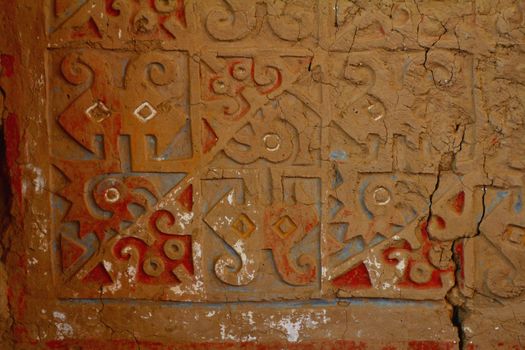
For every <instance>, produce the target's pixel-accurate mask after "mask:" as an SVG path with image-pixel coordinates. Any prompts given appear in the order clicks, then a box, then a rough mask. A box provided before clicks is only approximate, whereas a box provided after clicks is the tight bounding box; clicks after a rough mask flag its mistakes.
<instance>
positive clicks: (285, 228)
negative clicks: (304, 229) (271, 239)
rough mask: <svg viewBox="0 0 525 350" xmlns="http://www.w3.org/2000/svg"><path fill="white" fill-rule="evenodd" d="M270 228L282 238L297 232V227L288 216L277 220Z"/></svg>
mask: <svg viewBox="0 0 525 350" xmlns="http://www.w3.org/2000/svg"><path fill="white" fill-rule="evenodd" d="M272 227H273V229H274V230H275V231H276V232H277V233H278V234H279V236H281V237H282V238H286V237H287V236H289V235H291V234H292V233H294V232H295V231H296V230H297V225H296V224H295V222H293V220H292V219H290V217H289V216H288V215H286V216H283V217H282V218H280V219H279V220H277V222H276V223H275V224H273V225H272Z"/></svg>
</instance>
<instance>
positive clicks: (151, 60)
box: [50, 50, 194, 295]
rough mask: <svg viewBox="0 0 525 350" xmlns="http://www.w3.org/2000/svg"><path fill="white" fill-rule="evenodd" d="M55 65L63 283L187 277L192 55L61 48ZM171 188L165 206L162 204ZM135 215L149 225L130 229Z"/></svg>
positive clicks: (189, 267)
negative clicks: (169, 202)
mask: <svg viewBox="0 0 525 350" xmlns="http://www.w3.org/2000/svg"><path fill="white" fill-rule="evenodd" d="M52 63H53V64H52V69H53V70H54V72H56V74H55V75H54V76H53V89H54V90H53V92H54V95H55V96H56V101H57V103H56V104H54V105H53V107H52V111H51V113H52V115H53V116H55V118H53V119H51V121H50V130H51V133H52V135H53V138H52V140H53V143H52V154H53V158H52V159H53V178H54V187H55V188H56V195H55V196H53V199H52V202H53V207H54V208H55V220H56V228H57V237H56V240H57V244H60V247H61V250H60V252H61V257H60V258H61V259H60V260H61V261H60V262H61V263H60V265H61V270H62V272H63V279H64V282H65V283H66V285H69V284H71V285H73V286H75V285H89V283H90V282H91V283H92V284H93V286H92V290H91V291H89V288H85V290H86V291H87V292H88V295H91V294H90V292H91V293H93V292H95V293H96V292H98V291H97V288H98V287H99V285H103V286H105V287H107V290H108V291H109V292H108V293H109V294H110V295H112V294H119V293H120V295H122V293H123V291H124V293H128V292H129V293H130V294H133V289H134V287H133V286H134V285H135V284H141V283H143V284H146V285H154V284H163V283H166V284H173V285H178V284H180V283H182V284H184V283H190V282H191V281H192V275H193V273H194V266H193V250H192V233H193V232H192V227H191V223H192V217H193V187H192V184H191V183H184V182H182V183H181V180H182V179H183V178H184V176H185V174H187V173H188V171H189V166H191V164H194V151H193V148H192V145H193V142H192V123H191V121H190V118H189V109H188V102H187V101H188V93H189V91H188V76H187V72H188V59H187V56H186V54H185V53H183V52H172V53H170V55H167V54H165V53H160V52H148V53H142V54H140V53H115V54H109V55H108V54H103V53H102V52H101V51H97V50H75V51H58V52H56V53H55V54H54V55H53V56H52ZM115 68H116V69H115ZM173 192H175V193H176V198H175V201H174V203H175V204H174V205H172V207H171V208H170V209H171V210H167V209H165V208H163V207H162V206H161V205H160V202H161V199H163V197H165V196H166V195H167V194H168V193H171V194H172V195H173V194H174V193H173ZM143 217H147V219H144V218H143ZM139 218H143V220H147V223H146V224H144V225H145V227H146V228H145V229H142V230H140V229H136V228H133V225H136V224H137V222H138V221H139ZM136 226H138V227H140V225H136ZM123 281H125V282H123ZM122 283H125V284H128V283H129V286H128V287H126V288H123V289H121V288H120V287H121V285H122ZM116 286H118V288H117V287H116ZM113 287H114V289H119V293H113V292H112V288H113ZM73 288H74V287H73Z"/></svg>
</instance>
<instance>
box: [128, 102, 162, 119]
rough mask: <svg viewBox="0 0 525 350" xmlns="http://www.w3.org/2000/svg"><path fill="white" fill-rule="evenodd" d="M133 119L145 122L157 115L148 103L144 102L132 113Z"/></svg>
mask: <svg viewBox="0 0 525 350" xmlns="http://www.w3.org/2000/svg"><path fill="white" fill-rule="evenodd" d="M133 114H134V115H135V117H137V118H139V119H140V120H141V121H143V122H147V121H148V120H150V119H153V118H154V117H155V116H156V115H157V110H156V109H155V108H153V106H152V105H151V104H150V103H149V102H147V101H146V102H144V103H143V104H141V105H140V106H138V107H137V109H135V112H133Z"/></svg>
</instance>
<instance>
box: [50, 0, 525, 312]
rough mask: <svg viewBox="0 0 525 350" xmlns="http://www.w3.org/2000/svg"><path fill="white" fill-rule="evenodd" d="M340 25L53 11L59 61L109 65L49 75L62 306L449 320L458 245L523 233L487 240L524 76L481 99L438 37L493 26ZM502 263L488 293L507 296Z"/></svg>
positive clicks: (263, 17)
mask: <svg viewBox="0 0 525 350" xmlns="http://www.w3.org/2000/svg"><path fill="white" fill-rule="evenodd" d="M332 5H337V6H335V7H334V6H332ZM356 6H357V5H356V4H355V2H351V1H332V2H322V3H317V2H312V1H253V2H252V1H234V0H217V1H215V0H214V1H207V2H206V4H205V6H204V5H203V4H202V3H200V2H188V1H139V0H136V1H128V2H122V1H118V0H114V1H81V2H76V3H73V2H68V1H66V0H63V1H56V2H55V7H54V8H53V9H54V13H52V14H51V15H50V21H49V23H51V26H52V28H51V29H50V34H49V35H50V38H52V41H53V45H55V46H65V47H69V46H71V47H73V46H75V45H77V46H83V45H84V44H83V42H89V43H90V46H95V47H99V46H100V47H106V48H114V47H116V46H119V50H111V51H110V50H103V49H93V48H89V49H88V48H79V49H73V48H68V49H66V48H61V49H56V50H52V51H50V54H49V57H50V62H49V67H50V70H49V72H50V78H49V82H50V96H51V103H50V113H49V129H50V134H51V139H52V147H51V153H52V158H53V192H54V195H53V198H52V206H53V208H54V209H53V210H54V213H55V214H54V220H55V233H56V234H55V243H56V245H57V246H59V247H60V249H58V254H57V257H56V259H55V260H56V264H55V265H56V266H55V267H56V270H57V271H58V272H57V276H59V278H60V279H61V280H62V281H63V284H64V285H65V286H66V288H65V289H64V290H62V291H61V295H62V296H64V297H72V296H73V297H96V296H98V293H99V291H100V287H101V286H102V293H103V295H104V296H107V297H115V298H127V297H132V298H151V299H166V300H209V301H220V302H222V301H229V300H261V299H272V300H275V299H304V298H319V297H326V298H334V297H355V296H357V297H380V298H406V299H443V298H444V297H445V295H446V294H447V292H448V291H449V290H450V289H451V288H452V287H453V286H454V284H455V282H456V280H459V282H460V283H461V284H462V286H463V287H465V288H466V287H469V288H471V287H472V288H474V286H475V282H473V279H474V276H460V274H458V273H457V272H458V271H463V270H465V265H464V264H463V263H470V262H469V261H471V259H472V254H470V253H469V251H470V250H469V249H471V245H467V244H465V246H463V245H462V244H463V243H464V242H466V241H462V239H464V238H470V237H473V236H476V235H478V234H479V233H480V232H481V233H482V234H483V235H485V236H486V240H487V241H490V242H491V244H492V245H493V246H494V247H496V251H499V253H494V254H500V255H501V256H503V257H504V258H502V259H503V260H505V259H506V258H505V257H506V256H512V254H514V253H511V252H510V250H507V248H506V246H505V245H504V244H503V243H502V240H504V239H503V238H501V237H503V236H505V237H511V238H508V239H509V240H510V241H512V242H517V241H519V240H520V238H519V237H521V236H520V235H521V233H520V232H521V231H520V227H521V226H523V224H522V223H521V222H520V221H519V218H516V217H514V216H513V217H512V218H510V219H509V220H507V221H508V222H507V223H505V224H503V223H501V226H502V227H501V229H500V228H498V229H497V230H496V231H497V232H507V233H505V234H503V233H501V235H502V236H501V237H500V236H498V235H499V233H494V232H495V231H494V232H492V231H491V229H490V227H489V226H488V224H487V223H486V221H485V220H489V219H490V218H491V216H490V215H489V214H490V213H489V211H488V210H487V208H488V206H487V203H488V202H487V201H488V200H489V197H490V196H492V194H490V193H492V192H493V191H496V190H502V191H503V190H505V189H506V188H507V185H509V184H510V185H511V187H512V190H511V192H512V193H513V196H515V197H516V198H515V199H514V202H513V203H514V205H516V204H515V203H517V202H519V201H518V199H517V198H518V197H519V196H518V194H517V193H520V190H519V189H520V186H522V184H521V183H520V181H519V176H520V174H521V173H522V170H523V166H522V165H523V164H522V160H521V158H522V157H521V158H520V155H521V153H522V152H521V151H522V147H521V148H520V147H517V148H516V149H513V148H512V146H513V145H516V144H521V143H522V137H521V135H522V126H523V125H522V124H523V123H521V121H520V117H519V116H520V111H521V109H520V108H521V104H520V99H519V96H517V95H515V94H514V91H515V90H517V91H518V92H519V91H521V90H519V89H520V88H521V87H520V86H519V85H520V84H519V83H518V82H516V84H514V83H513V84H514V85H513V86H512V87H508V86H507V84H506V83H505V82H503V81H502V80H501V79H502V77H508V76H513V77H516V80H519V79H521V78H520V77H521V73H522V72H521V68H520V67H521V66H520V65H519V62H517V61H518V58H516V57H510V58H509V59H508V62H499V61H494V62H492V61H490V60H489V61H488V66H489V67H487V71H488V73H487V74H486V75H485V76H483V77H482V79H481V82H482V83H483V84H481V85H482V86H485V85H486V84H493V85H491V87H490V89H494V90H498V91H501V92H502V93H501V94H499V95H490V96H489V95H486V96H485V95H482V96H478V93H477V91H476V89H474V88H473V84H474V80H475V79H476V77H474V76H473V66H474V64H475V63H476V62H477V61H476V60H475V58H474V55H473V54H472V53H470V52H468V50H463V49H461V48H459V47H458V45H459V43H458V40H457V38H456V37H454V35H452V33H453V32H454V30H457V31H458V33H460V32H461V31H462V30H465V31H467V30H469V27H468V26H464V25H465V23H461V24H460V23H459V18H460V17H461V16H464V17H465V18H468V17H469V16H471V15H472V12H473V11H478V12H480V11H481V12H483V11H484V12H483V13H485V14H486V15H487V16H490V13H491V10H490V9H489V8H490V6H489V7H488V9H485V10H483V9H481V7H479V6H478V7H476V9H472V8H467V7H465V6H463V5H462V4H460V3H457V4H454V6H453V7H451V8H448V7H446V6H441V5H439V6H438V5H436V6H435V7H428V8H427V7H426V6H423V5H422V6H421V7H417V6H415V5H414V6H413V5H411V4H406V3H401V2H395V3H394V4H392V6H382V5H377V6H375V5H374V6H369V7H367V9H366V10H363V11H361V10H359V9H358V8H356ZM509 6H510V5H509ZM511 7H512V6H511ZM453 10H454V11H456V10H457V14H455V15H453V16H452V15H450V13H451V11H453ZM511 12H512V11H511ZM509 13H510V12H509ZM498 16H500V15H498ZM509 16H510V17H509V18H510V19H512V20H509V21H507V22H506V23H507V24H508V25H511V24H512V23H514V22H516V23H518V22H519V21H520V19H519V18H518V17H516V16H513V15H509ZM445 17H447V18H450V21H446V22H445V21H443V18H445ZM512 21H514V22H512ZM328 22H329V23H330V25H326V24H327V23H328ZM519 23H521V22H519ZM507 29H508V31H507V34H505V35H503V34H501V33H500V34H501V37H505V38H507V39H508V38H510V36H512V35H514V36H512V38H515V36H516V35H518V34H519V33H517V32H516V31H515V30H514V29H512V28H507ZM513 30H514V31H513ZM509 33H510V34H509ZM512 33H513V34H512ZM498 35H499V34H498ZM509 40H510V39H509ZM263 44H264V45H263ZM115 45H116V46H115ZM129 45H135V46H133V50H131V49H130V46H129ZM152 48H155V49H152ZM320 48H322V49H323V50H321V49H320ZM429 48H431V49H429ZM385 49H386V50H385ZM427 49H428V50H427ZM489 68H490V69H489ZM487 86H488V85H487ZM481 89H483V88H481ZM480 103H481V104H482V105H483V110H484V111H487V115H482V113H481V114H480V112H479V110H478V111H476V108H477V107H476V106H477V105H478V104H480ZM480 135H482V136H480ZM478 140H482V142H477V141H478ZM520 152H521V153H520ZM485 158H486V159H485ZM484 161H486V162H487V163H486V164H498V166H500V165H501V166H504V167H505V170H504V171H501V172H498V173H495V174H488V173H486V172H485V167H484V165H483V164H485V163H484ZM490 167H492V168H494V167H495V165H494V166H493V165H491V166H490ZM493 179H494V181H492V180H493ZM514 193H516V194H514ZM509 196H510V195H509ZM513 198H514V197H513ZM501 208H503V207H501ZM501 208H500V207H499V206H498V207H497V208H495V209H494V210H493V211H494V212H497V210H503V209H501ZM483 213H485V214H483ZM494 215H495V214H494ZM501 215H502V216H503V215H507V214H501ZM509 215H510V214H509ZM513 215H514V214H513ZM494 217H500V216H499V215H495V216H494ZM494 225H496V224H494ZM498 225H499V224H498ZM498 227H499V226H498ZM485 232H486V233H485ZM476 239H477V238H476ZM505 239H507V238H505ZM507 243H508V242H507ZM476 244H477V243H476ZM480 244H481V243H480ZM505 244H506V243H505ZM467 246H468V247H467ZM512 247H515V245H513V246H512ZM463 253H464V254H463ZM462 254H463V255H462ZM459 255H461V256H462V257H461V258H459V257H458V256H459ZM462 259H465V260H469V259H470V260H469V261H466V262H465V261H463V260H462ZM509 259H510V263H509V264H508V266H507V267H506V268H505V269H504V271H503V272H501V271H499V270H498V271H495V272H494V271H493V272H486V273H487V274H490V275H491V276H496V277H495V278H496V280H497V279H498V278H499V279H500V280H501V279H502V278H505V279H509V278H510V279H511V280H512V281H511V282H509V284H510V287H508V288H507V289H512V290H514V289H515V288H514V287H515V286H518V287H519V285H520V283H521V282H520V281H521V279H520V277H519V276H517V275H516V273H515V270H516V266H517V265H518V264H519V263H520V262H518V261H517V260H516V259H518V260H519V258H515V259H514V257H512V258H509ZM512 259H514V260H512ZM476 273H478V272H476ZM479 273H481V272H479ZM515 275H516V276H515ZM502 276H503V277H502ZM508 276H510V277H508ZM487 281H489V279H487ZM488 283H489V282H487V286H484V287H483V288H488V289H490V288H491V287H490V286H488ZM496 284H497V283H493V285H496ZM516 288H517V287H516ZM518 289H519V288H518ZM494 293H495V295H497V294H496V293H497V292H494ZM500 294H504V293H503V292H501V293H500Z"/></svg>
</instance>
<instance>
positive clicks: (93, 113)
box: [85, 101, 111, 123]
mask: <svg viewBox="0 0 525 350" xmlns="http://www.w3.org/2000/svg"><path fill="white" fill-rule="evenodd" d="M85 113H86V115H87V116H88V117H90V118H91V119H93V120H94V121H96V122H97V123H101V122H102V121H104V120H105V119H107V118H109V117H110V116H111V111H110V110H109V108H108V107H107V106H106V105H105V104H104V103H103V102H102V101H97V102H95V103H94V104H92V105H91V106H89V107H88V109H86V112H85Z"/></svg>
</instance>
